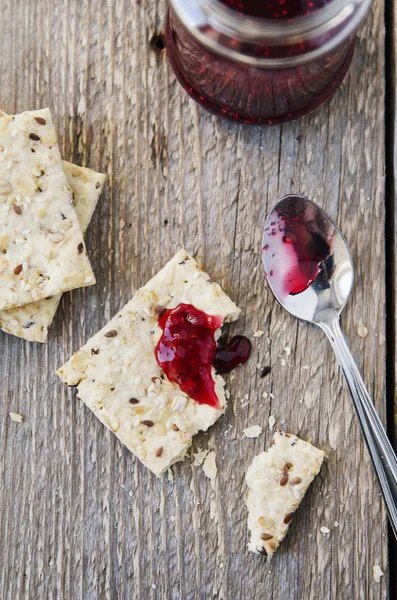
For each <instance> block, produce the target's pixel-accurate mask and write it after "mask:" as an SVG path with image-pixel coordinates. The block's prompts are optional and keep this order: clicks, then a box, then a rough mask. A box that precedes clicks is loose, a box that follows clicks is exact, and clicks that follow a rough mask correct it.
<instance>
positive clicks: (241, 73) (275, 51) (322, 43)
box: [166, 0, 372, 124]
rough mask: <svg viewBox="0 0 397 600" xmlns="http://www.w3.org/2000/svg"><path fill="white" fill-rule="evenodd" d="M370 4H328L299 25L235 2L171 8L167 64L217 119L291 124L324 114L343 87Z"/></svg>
mask: <svg viewBox="0 0 397 600" xmlns="http://www.w3.org/2000/svg"><path fill="white" fill-rule="evenodd" d="M262 1H263V0H262ZM318 1H319V0H317V2H318ZM244 2H247V0H240V2H239V3H238V6H244ZM260 2H261V0H257V5H259V3H260ZM272 2H273V3H274V2H276V3H277V4H279V5H282V4H283V3H286V2H295V3H296V2H298V4H299V6H301V5H302V4H303V3H304V0H270V1H269V2H268V3H267V5H269V4H270V5H271V4H272ZM315 2H316V0H314V2H313V1H312V2H309V3H308V5H309V6H310V5H311V6H313V5H315ZM371 2H372V0H331V2H330V3H326V2H325V0H323V6H322V8H319V9H318V10H315V11H313V12H308V14H303V15H302V16H297V17H296V18H292V19H282V18H281V19H280V18H279V19H277V18H271V19H269V18H264V19H263V18H259V17H257V16H250V15H247V14H241V12H238V11H237V10H235V9H233V8H230V7H228V6H226V3H229V4H233V3H236V0H169V11H168V18H167V27H166V40H167V51H168V56H169V60H170V62H171V65H172V68H173V70H174V72H175V74H176V76H177V78H178V79H179V81H180V83H181V84H182V86H183V87H184V88H185V90H186V91H187V92H188V93H189V94H190V95H191V96H192V98H193V99H194V100H196V102H198V103H199V104H201V106H203V107H204V108H206V109H207V110H209V111H211V112H213V113H214V114H216V115H218V116H219V117H223V118H225V119H229V120H231V121H235V122H240V123H245V124H273V123H282V122H285V121H290V120H293V119H296V118H298V117H301V116H303V115H305V114H307V113H309V112H311V111H312V110H314V109H315V108H317V107H318V106H320V105H321V104H322V103H323V102H325V101H326V100H327V99H328V98H329V97H330V96H331V95H332V94H333V92H334V91H335V89H336V88H337V86H338V85H339V84H340V83H341V81H342V80H343V78H344V77H345V75H346V72H347V70H348V68H349V65H350V62H351V59H352V56H353V52H354V44H355V34H356V31H357V28H358V26H359V25H360V23H361V22H362V21H363V19H364V17H365V16H366V14H367V12H368V10H369V8H370V5H371ZM250 4H251V6H253V5H255V2H254V0H250Z"/></svg>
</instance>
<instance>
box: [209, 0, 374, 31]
mask: <svg viewBox="0 0 397 600" xmlns="http://www.w3.org/2000/svg"><path fill="white" fill-rule="evenodd" d="M371 2H372V0H332V2H331V3H330V4H327V5H326V6H323V7H322V8H319V9H317V10H316V11H314V12H312V13H310V14H309V15H302V16H299V17H295V18H294V19H291V20H285V19H280V20H276V19H263V18H261V17H254V16H250V15H242V14H241V13H238V12H237V11H235V10H233V9H232V8H230V7H228V6H226V5H225V4H223V3H221V2H220V0H199V2H198V4H200V5H201V8H202V10H203V11H204V12H205V13H206V14H207V16H209V15H208V11H210V13H211V17H212V18H214V19H216V20H217V21H219V24H220V25H221V26H223V27H227V28H228V29H229V28H230V29H232V30H233V31H235V32H238V33H239V34H241V35H243V36H244V37H245V36H247V37H250V38H256V37H265V38H266V39H275V38H278V39H279V38H280V37H282V38H284V39H285V38H289V37H295V36H302V35H303V36H304V35H305V34H308V33H310V34H311V33H313V31H315V30H316V29H318V28H320V29H321V28H323V27H324V26H327V25H328V26H331V27H334V26H335V25H338V24H339V23H342V22H343V21H345V20H347V19H349V17H350V16H351V15H352V14H353V13H354V11H357V18H355V19H354V22H355V26H357V23H359V22H360V20H361V19H360V16H361V14H363V15H365V14H366V12H367V10H368V8H369V6H370V5H371ZM353 28H354V27H352V29H353Z"/></svg>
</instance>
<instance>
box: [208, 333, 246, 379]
mask: <svg viewBox="0 0 397 600" xmlns="http://www.w3.org/2000/svg"><path fill="white" fill-rule="evenodd" d="M250 356H251V342H250V341H249V339H248V338H246V337H245V336H243V335H235V336H234V337H233V338H232V339H231V340H230V342H228V343H227V344H225V345H224V346H222V347H220V348H217V349H216V352H215V356H214V362H213V365H214V367H215V370H216V372H217V373H230V371H232V370H233V369H235V368H236V367H238V366H239V365H243V364H244V363H246V362H247V360H248V359H249V357H250Z"/></svg>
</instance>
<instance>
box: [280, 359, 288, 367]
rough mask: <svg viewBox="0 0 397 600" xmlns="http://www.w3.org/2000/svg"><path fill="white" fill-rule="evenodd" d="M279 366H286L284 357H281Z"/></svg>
mask: <svg viewBox="0 0 397 600" xmlns="http://www.w3.org/2000/svg"><path fill="white" fill-rule="evenodd" d="M281 366H282V367H286V366H287V363H286V360H285V358H282V359H281Z"/></svg>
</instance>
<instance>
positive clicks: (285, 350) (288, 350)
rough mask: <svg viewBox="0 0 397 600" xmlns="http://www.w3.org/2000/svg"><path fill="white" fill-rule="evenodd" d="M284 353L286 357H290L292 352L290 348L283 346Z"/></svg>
mask: <svg viewBox="0 0 397 600" xmlns="http://www.w3.org/2000/svg"><path fill="white" fill-rule="evenodd" d="M284 352H285V354H286V355H287V356H291V352H292V350H291V348H290V346H285V348H284Z"/></svg>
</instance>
